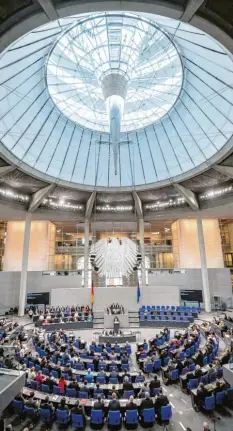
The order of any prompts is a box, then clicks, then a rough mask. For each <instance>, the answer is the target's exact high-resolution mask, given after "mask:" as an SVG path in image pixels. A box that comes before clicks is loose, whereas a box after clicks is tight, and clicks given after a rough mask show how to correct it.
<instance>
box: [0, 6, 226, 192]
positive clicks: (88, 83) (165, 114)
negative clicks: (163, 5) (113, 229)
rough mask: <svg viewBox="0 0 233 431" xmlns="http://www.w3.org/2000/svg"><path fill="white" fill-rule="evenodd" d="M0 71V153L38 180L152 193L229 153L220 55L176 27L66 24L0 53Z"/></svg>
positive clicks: (126, 18)
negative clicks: (151, 190) (150, 190)
mask: <svg viewBox="0 0 233 431" xmlns="http://www.w3.org/2000/svg"><path fill="white" fill-rule="evenodd" d="M0 71H1V73H0V149H1V152H2V155H3V156H4V157H5V158H6V159H7V160H9V161H11V162H12V163H14V164H17V165H19V166H20V167H21V169H24V170H25V171H27V172H29V173H30V174H32V175H35V176H37V177H40V178H41V179H43V180H44V181H48V182H50V181H51V182H53V181H59V183H60V184H63V185H66V186H68V185H69V184H71V185H72V186H74V187H79V188H87V189H88V190H93V188H96V189H97V190H104V191H105V190H107V189H108V188H109V189H111V190H113V188H114V189H116V190H119V188H121V189H124V190H126V189H127V190H131V189H132V188H133V189H135V188H136V189H137V188H138V189H139V188H140V189H143V188H153V187H161V186H164V185H167V184H171V183H173V182H178V181H184V180H185V179H187V178H189V177H191V176H192V175H196V174H198V173H200V172H202V171H203V170H205V169H208V168H209V167H210V166H211V164H212V163H216V162H217V161H218V160H219V159H220V157H223V156H224V155H225V154H227V152H228V151H229V150H231V147H232V144H231V141H232V140H231V139H230V138H231V137H232V134H233V102H232V101H233V88H232V79H233V61H232V56H231V54H229V52H228V51H227V50H226V49H225V48H224V47H223V46H222V45H221V44H220V43H218V42H217V41H216V40H214V39H213V38H212V37H210V36H209V35H208V34H206V33H204V32H203V31H201V30H199V29H197V28H194V27H192V26H191V25H188V24H185V23H183V22H180V21H176V20H173V19H170V18H165V17H161V16H157V15H152V14H147V15H146V16H145V15H143V14H140V15H135V14H132V13H130V12H126V13H121V12H115V13H112V12H106V13H97V14H89V15H84V16H78V15H77V16H70V17H66V18H63V19H59V21H53V22H49V23H47V24H45V25H43V26H41V27H39V28H36V29H34V30H32V31H31V32H29V33H27V34H25V35H24V36H22V37H21V38H20V39H18V40H16V41H15V42H14V43H12V44H11V45H10V46H9V47H8V48H7V49H6V50H5V51H3V52H2V53H1V55H0Z"/></svg>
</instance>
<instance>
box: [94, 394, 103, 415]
mask: <svg viewBox="0 0 233 431" xmlns="http://www.w3.org/2000/svg"><path fill="white" fill-rule="evenodd" d="M92 408H93V410H101V411H102V412H103V411H104V402H103V400H102V396H101V394H98V396H97V400H96V401H95V402H94V405H93V407H92Z"/></svg>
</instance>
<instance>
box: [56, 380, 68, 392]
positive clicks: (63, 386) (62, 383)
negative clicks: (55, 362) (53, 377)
mask: <svg viewBox="0 0 233 431" xmlns="http://www.w3.org/2000/svg"><path fill="white" fill-rule="evenodd" d="M57 385H58V386H59V388H60V389H61V393H62V394H64V393H65V390H66V386H67V382H66V380H65V377H64V376H61V378H60V379H59V380H58V384H57Z"/></svg>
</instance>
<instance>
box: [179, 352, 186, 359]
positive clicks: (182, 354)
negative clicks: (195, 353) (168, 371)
mask: <svg viewBox="0 0 233 431" xmlns="http://www.w3.org/2000/svg"><path fill="white" fill-rule="evenodd" d="M179 358H180V360H181V361H184V359H185V352H180V354H179Z"/></svg>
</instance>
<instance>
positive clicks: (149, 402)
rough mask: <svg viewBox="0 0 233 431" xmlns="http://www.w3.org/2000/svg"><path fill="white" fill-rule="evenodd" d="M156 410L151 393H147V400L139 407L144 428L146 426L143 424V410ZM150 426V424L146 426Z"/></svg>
mask: <svg viewBox="0 0 233 431" xmlns="http://www.w3.org/2000/svg"><path fill="white" fill-rule="evenodd" d="M151 408H154V404H153V401H152V399H151V398H150V394H149V392H146V393H145V398H144V399H143V400H142V402H141V404H140V406H139V414H140V422H141V426H142V427H144V426H145V424H144V422H143V410H144V409H151ZM146 425H148V424H146Z"/></svg>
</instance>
